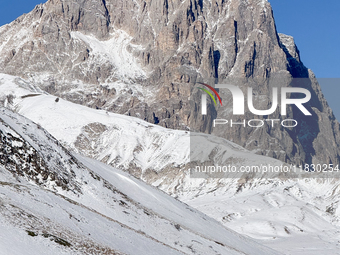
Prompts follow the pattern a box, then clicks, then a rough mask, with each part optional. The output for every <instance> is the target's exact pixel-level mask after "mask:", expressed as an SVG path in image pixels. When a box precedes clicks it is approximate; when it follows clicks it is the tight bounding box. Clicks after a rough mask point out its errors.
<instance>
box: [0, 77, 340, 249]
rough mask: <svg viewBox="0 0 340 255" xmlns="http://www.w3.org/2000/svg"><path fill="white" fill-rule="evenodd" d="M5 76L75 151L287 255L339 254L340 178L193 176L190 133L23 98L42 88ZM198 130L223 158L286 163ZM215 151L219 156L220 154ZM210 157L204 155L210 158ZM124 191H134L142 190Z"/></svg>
mask: <svg viewBox="0 0 340 255" xmlns="http://www.w3.org/2000/svg"><path fill="white" fill-rule="evenodd" d="M1 77H2V79H3V84H2V85H1V86H0V92H2V94H3V95H9V94H12V95H13V96H14V98H12V97H10V98H11V103H9V102H8V99H6V100H5V104H6V105H7V106H8V107H10V108H12V109H16V110H17V111H18V112H19V113H21V114H23V115H25V116H26V117H28V118H30V119H32V120H33V121H35V122H36V123H39V124H40V125H41V126H43V127H44V128H46V129H47V130H48V131H49V132H50V133H51V134H53V135H54V136H55V137H57V138H58V139H60V141H61V142H62V143H63V144H64V145H66V146H67V147H68V148H71V149H72V150H73V151H76V152H79V153H81V154H83V155H87V156H90V157H92V158H95V159H99V160H101V161H103V162H105V163H108V164H111V165H113V166H116V167H119V168H122V169H125V170H127V171H130V172H131V173H133V174H134V175H135V176H137V177H140V178H142V179H143V180H144V181H146V182H148V183H150V184H152V185H154V186H157V187H158V188H160V189H162V190H164V191H165V192H167V193H168V194H171V195H172V196H175V197H177V198H179V199H180V200H182V201H184V202H186V203H187V204H189V205H192V206H193V207H195V208H197V209H199V210H200V211H202V212H204V213H206V214H207V215H209V216H211V217H213V218H215V219H216V220H218V221H220V222H221V223H222V224H224V225H225V226H228V227H230V228H232V229H234V230H236V231H237V232H239V233H242V234H246V235H249V236H251V237H253V238H257V239H258V240H259V241H260V242H263V243H264V244H266V245H269V246H271V247H273V248H275V249H277V250H280V251H282V252H284V253H286V254H319V253H320V251H321V250H322V252H324V254H336V253H335V251H336V250H337V249H338V246H337V245H338V243H337V241H336V240H337V238H338V237H339V230H338V229H339V220H340V218H339V216H340V214H339V210H338V207H339V206H338V201H339V200H340V197H339V195H338V194H339V192H338V190H339V184H338V182H337V180H317V179H314V180H305V179H302V180H284V179H282V180H280V179H275V180H264V179H263V180H261V179H257V180H248V181H246V180H243V179H197V178H190V175H189V173H188V171H187V170H188V161H189V151H190V141H189V134H188V133H187V132H185V131H178V130H170V129H164V128H161V127H159V126H156V125H152V124H150V123H147V122H144V121H142V120H140V119H137V118H132V117H128V116H123V115H118V114H113V113H107V112H105V111H101V110H94V109H89V108H86V107H83V106H79V105H75V104H72V103H70V102H67V101H64V100H61V99H60V100H59V101H58V102H55V99H56V98H55V97H53V96H50V95H47V94H41V95H39V96H26V95H29V94H34V93H37V92H34V91H35V89H34V88H33V89H32V88H31V87H32V85H27V84H26V85H22V84H25V83H24V82H23V81H22V80H15V77H11V76H5V75H2V76H1ZM37 94H38V93H37ZM22 97H23V98H22ZM7 98H9V97H8V96H7ZM197 135H198V136H200V137H201V138H202V139H207V140H209V141H210V145H211V146H212V147H211V150H212V151H214V152H216V151H217V152H225V151H227V153H225V158H222V160H225V161H228V157H230V158H237V159H238V162H239V164H250V165H252V164H260V163H261V164H263V163H270V164H281V162H279V161H277V160H274V159H271V158H267V157H262V156H258V155H254V154H252V153H250V152H248V151H246V150H245V149H243V148H241V147H240V146H237V145H235V144H234V143H231V142H229V141H225V142H224V144H222V145H221V144H219V143H215V142H214V139H215V138H214V137H213V136H208V135H204V134H197ZM191 149H193V150H196V152H197V153H199V152H200V150H199V148H191ZM214 155H215V156H216V157H218V153H217V154H216V153H215V154H214ZM205 156H206V157H202V161H205V160H208V158H209V156H207V155H205ZM77 157H78V158H79V159H81V160H82V161H83V162H84V163H85V164H86V165H88V166H89V167H90V168H91V165H93V162H92V161H91V160H89V159H83V158H82V157H80V156H77ZM220 160H221V159H220ZM101 166H102V169H105V171H104V170H103V172H101V173H100V175H102V176H103V177H104V178H105V179H107V180H111V181H112V182H114V183H115V185H117V187H121V184H122V183H121V182H120V181H117V180H120V179H117V178H115V175H114V174H113V173H112V172H110V171H111V168H108V167H107V166H105V165H101ZM127 187H129V189H130V186H127ZM121 188H124V187H121ZM126 192H127V193H126V194H130V195H131V197H134V194H139V193H140V190H139V188H138V189H137V190H131V193H129V192H130V191H129V190H128V191H126ZM144 202H145V203H148V201H144ZM310 240H313V241H310ZM300 244H302V245H300ZM325 247H326V248H327V249H326V250H324V249H325Z"/></svg>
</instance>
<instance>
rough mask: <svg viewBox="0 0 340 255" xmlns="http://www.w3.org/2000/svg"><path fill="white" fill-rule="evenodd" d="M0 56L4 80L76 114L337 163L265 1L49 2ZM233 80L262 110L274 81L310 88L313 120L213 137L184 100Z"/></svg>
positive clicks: (325, 120)
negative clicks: (249, 90)
mask: <svg viewBox="0 0 340 255" xmlns="http://www.w3.org/2000/svg"><path fill="white" fill-rule="evenodd" d="M0 53H1V56H3V57H2V58H1V59H0V68H1V70H2V72H4V73H7V74H11V75H16V76H20V77H22V78H24V79H27V80H28V81H30V82H33V83H34V84H37V85H39V87H40V88H41V89H42V90H44V91H46V92H48V93H50V94H53V95H56V96H58V97H62V98H64V99H67V100H69V101H72V102H75V103H78V104H82V105H86V106H90V107H93V108H100V109H105V110H108V111H112V112H116V113H121V114H127V115H131V116H136V117H139V118H141V119H144V120H147V121H148V122H151V123H155V124H159V125H161V126H164V127H168V128H174V129H191V130H196V131H200V132H206V133H213V134H215V135H217V136H221V137H224V138H226V139H229V140H232V141H234V142H236V143H238V144H239V145H241V146H243V147H245V148H246V149H249V150H251V151H254V152H256V153H258V154H261V155H266V156H270V157H274V158H277V159H280V160H282V161H285V162H291V163H296V164H301V163H304V162H306V163H317V162H319V163H327V164H328V163H334V164H336V163H338V162H339V155H340V150H339V146H338V145H337V144H339V142H340V136H339V123H338V122H337V121H336V120H335V117H334V115H333V113H332V111H331V109H330V108H329V106H328V104H327V102H326V100H325V99H324V96H323V94H322V92H321V89H320V86H319V85H318V83H317V81H316V78H315V76H314V74H313V73H312V71H310V70H308V69H307V68H306V67H305V66H304V65H303V63H302V62H301V59H300V56H299V51H298V49H297V47H296V45H295V43H294V40H293V38H292V37H290V36H286V35H284V34H278V33H277V31H276V27H275V22H274V18H273V12H272V9H271V6H270V4H269V3H268V2H267V1H266V0H249V1H245V0H229V1H224V0H210V1H208V0H184V1H180V0H173V1H168V0H160V1H158V0H157V1H152V0H150V1H142V0H137V1H135V0H127V1H117V0H106V1H104V0H87V1H84V0H49V1H48V2H46V3H45V4H41V5H38V6H36V8H35V9H34V10H33V11H32V12H30V13H28V14H25V15H23V16H21V17H19V18H18V19H16V20H15V21H13V22H12V23H10V24H8V25H5V26H3V27H1V28H0ZM229 78H234V79H237V80H240V81H241V83H242V84H243V85H242V86H241V88H242V89H243V90H245V89H246V86H245V84H247V86H251V87H253V90H254V91H255V90H256V91H258V93H259V94H255V95H254V97H255V101H256V102H257V107H258V108H263V109H268V106H269V105H270V104H271V103H272V102H271V99H270V97H265V98H264V97H263V96H262V94H269V93H270V91H271V86H273V85H271V84H273V81H275V82H276V83H278V86H294V85H292V80H293V78H295V79H296V78H304V79H305V81H304V82H303V84H302V85H299V86H303V87H304V88H306V89H308V90H309V91H310V92H311V94H312V99H311V100H310V102H309V103H308V108H309V109H311V111H312V115H313V116H312V117H310V118H308V117H305V116H302V115H301V114H300V113H299V112H298V111H296V109H294V108H289V110H288V114H287V118H295V119H299V120H300V125H299V126H298V127H297V128H295V129H294V130H290V129H287V128H284V129H280V128H277V129H273V128H271V127H269V126H266V128H263V129H261V130H257V129H254V128H249V127H248V128H245V129H242V130H241V129H237V128H236V129H228V130H217V129H216V130H213V129H212V118H202V116H200V115H199V113H198V109H199V103H197V102H196V101H194V102H193V101H192V102H191V105H194V107H191V106H190V102H189V100H188V97H189V96H190V95H191V94H192V95H194V96H195V91H193V85H194V84H195V83H196V82H197V81H211V83H218V82H223V80H225V79H229ZM276 83H275V84H276ZM295 86H296V85H295ZM196 94H197V93H196ZM227 98H228V97H227ZM225 102H226V106H227V107H231V100H225ZM209 114H210V115H211V116H215V115H216V110H215V109H209ZM220 117H223V118H226V119H229V118H230V117H232V116H231V115H230V111H229V113H228V111H224V112H223V113H222V114H221V116H220ZM253 117H254V116H252V115H248V116H247V118H250V119H251V118H253ZM274 117H275V118H276V119H282V116H281V115H280V114H279V111H278V113H275V114H274Z"/></svg>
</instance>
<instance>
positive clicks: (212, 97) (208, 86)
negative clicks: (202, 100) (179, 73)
mask: <svg viewBox="0 0 340 255" xmlns="http://www.w3.org/2000/svg"><path fill="white" fill-rule="evenodd" d="M197 83H198V84H202V85H204V86H206V87H207V88H209V89H210V90H211V91H212V92H214V94H215V95H216V96H217V98H218V100H219V101H220V104H221V106H222V100H221V97H220V95H219V94H218V93H217V91H216V90H215V89H214V88H213V87H211V86H210V85H208V84H205V83H202V82H197ZM198 89H200V90H202V91H204V92H206V93H207V94H208V95H209V96H210V97H211V99H212V100H213V101H214V103H215V105H217V103H216V100H215V97H214V96H213V95H212V94H211V93H210V91H208V90H207V89H204V88H198Z"/></svg>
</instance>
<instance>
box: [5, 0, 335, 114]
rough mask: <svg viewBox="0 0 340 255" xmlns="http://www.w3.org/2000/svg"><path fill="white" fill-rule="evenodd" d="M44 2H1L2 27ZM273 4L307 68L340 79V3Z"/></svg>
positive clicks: (289, 0) (326, 88)
mask: <svg viewBox="0 0 340 255" xmlns="http://www.w3.org/2000/svg"><path fill="white" fill-rule="evenodd" d="M41 2H44V0H11V1H8V0H0V6H1V8H0V26H1V25H4V24H6V23H9V22H11V21H13V20H14V19H16V18H17V17H19V16H20V15H22V14H23V13H27V12H30V11H31V10H32V9H33V8H34V6H35V5H37V4H39V3H41ZM269 2H270V3H271V5H272V7H273V10H274V17H275V21H276V27H277V30H278V32H280V33H284V34H288V35H292V36H294V38H295V42H296V44H297V46H298V48H299V50H300V54H301V59H302V62H303V63H304V64H305V66H307V67H308V68H310V69H312V70H313V71H314V73H315V74H316V77H318V78H340V60H339V57H340V47H338V45H339V43H340V15H339V12H340V1H339V0H327V1H316V0H269ZM339 80H340V79H339ZM332 81H333V82H331V83H329V82H327V83H323V82H321V87H322V91H323V92H324V94H325V96H326V99H327V100H328V102H329V104H330V106H331V107H332V108H333V110H334V112H335V113H336V115H337V116H338V117H337V118H338V120H340V104H339V103H338V102H339V99H338V95H340V83H338V82H337V80H335V79H333V80H332ZM338 84H339V85H338Z"/></svg>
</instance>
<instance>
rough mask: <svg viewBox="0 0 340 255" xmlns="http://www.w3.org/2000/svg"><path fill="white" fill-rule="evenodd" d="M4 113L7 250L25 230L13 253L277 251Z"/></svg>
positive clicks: (1, 169)
mask: <svg viewBox="0 0 340 255" xmlns="http://www.w3.org/2000/svg"><path fill="white" fill-rule="evenodd" d="M0 120H1V125H0V135H1V145H2V146H1V148H2V149H3V150H2V151H1V159H2V160H4V158H7V163H8V162H10V164H7V163H3V162H1V166H0V199H1V200H0V201H1V204H0V205H1V206H0V214H1V217H0V218H1V229H2V230H5V231H7V230H8V233H9V234H10V235H11V236H7V237H6V238H4V239H2V240H0V243H1V244H0V247H1V248H2V251H6V250H9V249H10V245H13V243H6V242H4V240H7V239H8V238H11V239H12V240H18V239H20V238H23V236H24V234H25V232H26V234H27V236H25V238H23V240H24V242H23V245H22V246H20V245H18V246H17V247H16V250H14V251H13V252H12V253H11V254H22V252H23V249H25V254H56V253H66V254H72V253H81V254H106V253H108V254H120V253H123V254H195V253H196V254H275V251H273V250H271V249H268V248H266V247H264V246H262V245H259V244H257V243H256V242H254V241H253V240H251V239H249V238H245V237H242V236H240V235H239V234H237V233H236V232H233V231H231V230H228V229H227V228H225V227H223V226H222V225H221V224H220V223H218V222H217V221H215V220H213V219H211V218H209V217H208V216H206V215H204V214H203V213H201V212H199V211H197V210H195V209H192V208H191V207H189V206H188V205H186V204H183V203H182V202H180V201H178V200H176V199H174V198H172V197H170V196H169V195H167V194H165V193H163V192H161V191H159V190H157V189H156V188H154V187H151V186H149V185H148V184H146V183H144V182H142V181H140V180H137V179H135V178H133V177H131V176H130V175H129V174H127V173H124V172H122V171H119V170H117V169H114V168H112V167H109V166H107V165H105V164H103V163H100V162H98V161H95V160H92V159H88V158H84V157H81V156H76V157H74V156H73V155H71V154H70V153H68V151H67V150H65V149H64V148H63V147H62V146H61V145H60V144H59V143H58V141H57V140H55V139H54V138H53V137H52V136H50V135H49V134H48V133H47V132H46V131H45V130H44V129H42V128H41V127H39V126H37V125H36V124H34V123H33V122H31V121H29V120H28V119H26V118H24V117H22V116H20V115H18V114H16V113H13V112H11V111H10V110H7V109H5V108H2V109H1V110H0ZM14 138H15V139H14ZM5 150H6V151H7V152H8V153H7V154H5V153H4V151H5ZM32 155H33V156H32ZM23 161H24V162H26V163H27V164H28V165H29V167H25V168H24V167H23ZM40 166H43V168H40ZM21 170H23V172H21ZM40 170H41V171H40ZM42 170H44V171H42ZM65 176H67V178H66V177H65ZM54 179H55V180H59V179H60V182H57V181H55V180H54ZM29 238H32V242H33V244H32V246H31V247H29V248H28V249H27V250H26V247H27V246H29V240H31V239H29ZM46 250H47V251H46Z"/></svg>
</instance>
